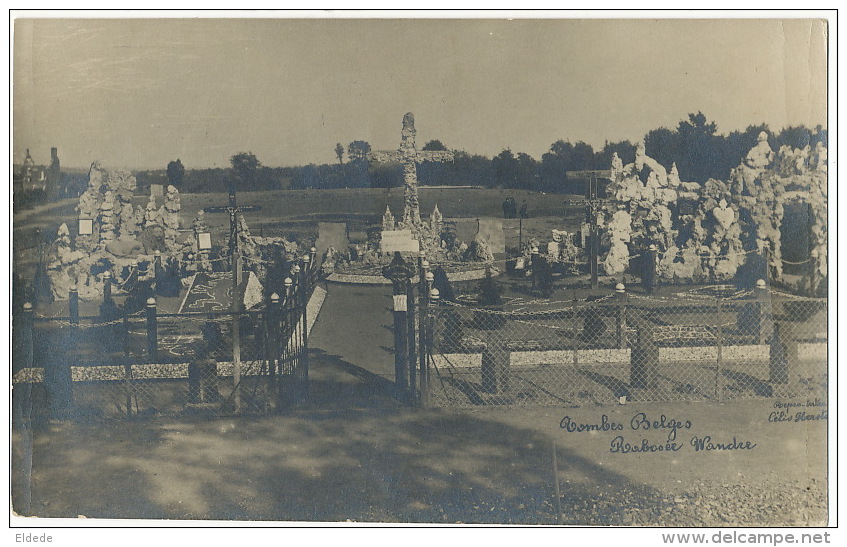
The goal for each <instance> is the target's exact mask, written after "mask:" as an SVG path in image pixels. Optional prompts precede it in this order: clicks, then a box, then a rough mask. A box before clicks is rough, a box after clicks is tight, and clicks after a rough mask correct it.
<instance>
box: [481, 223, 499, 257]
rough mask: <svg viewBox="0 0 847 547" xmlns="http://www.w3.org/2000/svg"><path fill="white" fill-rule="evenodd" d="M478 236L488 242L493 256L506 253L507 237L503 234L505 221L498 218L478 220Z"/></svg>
mask: <svg viewBox="0 0 847 547" xmlns="http://www.w3.org/2000/svg"><path fill="white" fill-rule="evenodd" d="M477 223H478V230H477V236H478V237H480V238H482V239H483V240H485V241H487V242H488V248H489V249H491V252H492V253H493V254H495V255H496V254H505V253H506V236H505V235H504V234H503V221H502V220H500V219H498V218H479V219H477Z"/></svg>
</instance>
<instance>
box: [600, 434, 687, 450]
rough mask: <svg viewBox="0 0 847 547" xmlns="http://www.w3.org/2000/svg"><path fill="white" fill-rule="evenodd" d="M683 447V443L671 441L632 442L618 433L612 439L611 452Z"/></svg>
mask: <svg viewBox="0 0 847 547" xmlns="http://www.w3.org/2000/svg"><path fill="white" fill-rule="evenodd" d="M680 448H682V445H681V444H677V443H674V442H671V441H667V442H665V443H651V442H650V441H648V440H647V439H641V443H639V444H631V443H628V442H626V441H625V440H624V438H623V436H622V435H618V436H617V437H615V438H614V439H612V444H611V445H610V448H609V452H611V453H612V454H630V453H633V454H635V453H641V452H678V451H679V449H680Z"/></svg>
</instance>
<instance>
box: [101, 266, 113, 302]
mask: <svg viewBox="0 0 847 547" xmlns="http://www.w3.org/2000/svg"><path fill="white" fill-rule="evenodd" d="M111 301H112V272H110V271H109V270H106V271H105V272H103V304H106V303H107V302H109V303H111Z"/></svg>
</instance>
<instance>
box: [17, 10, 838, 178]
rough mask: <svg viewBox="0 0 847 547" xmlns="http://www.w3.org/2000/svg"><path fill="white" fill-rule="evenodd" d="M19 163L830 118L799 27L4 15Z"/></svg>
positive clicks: (820, 43) (515, 143) (496, 147)
mask: <svg viewBox="0 0 847 547" xmlns="http://www.w3.org/2000/svg"><path fill="white" fill-rule="evenodd" d="M14 32H15V35H14V57H13V60H14V73H13V79H14V94H13V98H14V118H13V123H14V126H13V129H14V133H13V134H14V143H13V155H14V158H13V159H14V161H15V163H19V162H21V161H22V160H23V157H24V154H25V149H26V148H29V149H30V150H31V152H32V155H33V158H34V159H35V161H36V163H42V164H46V163H49V154H50V147H52V146H55V147H58V149H59V157H60V159H61V162H62V165H63V166H68V167H87V166H88V165H89V164H90V163H91V162H92V161H94V160H101V161H102V162H103V164H104V165H106V166H110V167H127V168H133V169H138V168H145V169H146V168H164V167H165V166H166V165H167V163H168V162H169V161H170V160H173V159H176V158H180V159H181V160H182V162H183V164H184V165H185V166H186V167H187V168H202V167H213V166H218V167H225V166H228V165H229V158H230V157H231V156H232V155H233V154H235V153H236V152H240V151H252V152H253V153H255V154H256V155H257V156H258V158H259V160H260V161H261V162H262V163H263V164H264V165H268V166H283V165H300V164H306V163H331V162H334V161H337V160H336V157H335V153H334V148H335V144H336V143H337V142H341V143H342V144H344V145H345V147H346V145H347V144H348V143H349V142H351V141H353V140H357V139H362V140H366V141H368V142H370V144H371V146H372V147H373V148H374V149H395V148H397V147H398V146H399V143H400V128H401V125H402V118H403V114H404V113H405V112H409V111H411V112H414V114H415V120H416V126H417V129H418V144H419V146H422V145H423V144H424V143H425V142H426V141H427V140H430V139H439V140H441V141H442V142H443V143H444V144H446V145H447V146H448V147H449V148H454V149H463V150H466V151H468V152H472V153H478V154H484V155H486V156H489V157H491V156H493V155H495V154H497V153H499V152H500V151H501V150H502V149H504V148H507V147H508V148H511V149H512V151H514V152H516V153H517V152H526V153H528V154H530V155H532V156H533V157H535V158H536V159H540V158H541V155H542V154H543V153H544V152H546V151H547V150H548V149H549V147H550V144H551V143H553V142H554V141H556V140H558V139H564V140H570V141H571V142H576V141H578V140H583V141H585V142H588V143H589V144H591V145H593V146H594V147H595V149H598V148H601V147H602V146H603V143H604V141H606V140H609V141H618V140H623V139H629V140H632V141H633V142H634V141H637V140H640V139H641V138H642V137H643V136H644V134H645V133H646V132H647V131H648V130H650V129H654V128H657V127H662V126H664V127H669V128H674V127H675V126H676V125H677V124H678V123H679V121H680V120H682V119H684V118H687V114H688V113H689V112H696V111H698V110H699V111H702V112H703V113H704V114H706V116H707V117H708V118H709V120H711V121H715V122H716V123H717V124H718V131H719V132H720V133H727V132H729V131H732V130H736V129H741V130H743V129H744V128H746V127H747V126H748V125H750V124H758V123H762V122H764V123H768V124H769V125H770V127H771V128H772V129H775V130H778V129H780V128H782V127H784V126H786V125H797V124H805V125H807V126H810V127H814V126H815V125H817V124H822V125H826V75H827V72H826V36H825V27H824V24H823V23H821V22H820V21H814V20H796V19H795V20H750V19H742V20H698V21H693V20H512V21H509V20H502V19H501V20H443V19H442V20H372V19H371V20H329V19H321V20H313V19H312V20H302V19H301V20H283V19H273V20H268V19H156V20H150V19H147V20H144V19H123V20H114V19H112V20H104V19H99V20H98V19H88V20H80V19H19V20H17V21H16V22H15V27H14Z"/></svg>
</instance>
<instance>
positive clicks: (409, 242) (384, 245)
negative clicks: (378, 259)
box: [380, 230, 420, 253]
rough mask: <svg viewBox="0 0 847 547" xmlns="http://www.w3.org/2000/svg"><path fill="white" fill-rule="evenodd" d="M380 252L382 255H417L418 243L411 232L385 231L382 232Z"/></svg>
mask: <svg viewBox="0 0 847 547" xmlns="http://www.w3.org/2000/svg"><path fill="white" fill-rule="evenodd" d="M380 250H381V251H382V252H383V253H394V252H401V253H417V252H419V251H420V243H419V242H418V240H417V239H415V236H414V234H412V231H411V230H385V231H383V232H382V241H381V242H380Z"/></svg>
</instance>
